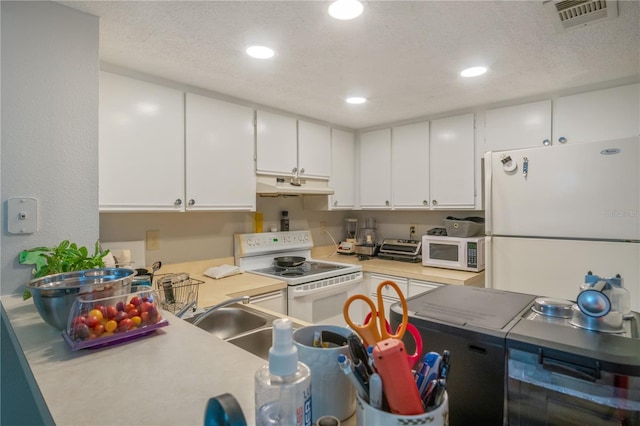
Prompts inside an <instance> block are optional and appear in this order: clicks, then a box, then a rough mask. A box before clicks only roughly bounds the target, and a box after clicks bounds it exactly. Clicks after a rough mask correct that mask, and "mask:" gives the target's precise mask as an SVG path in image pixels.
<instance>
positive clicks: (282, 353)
mask: <svg viewBox="0 0 640 426" xmlns="http://www.w3.org/2000/svg"><path fill="white" fill-rule="evenodd" d="M297 369H298V349H297V348H296V347H295V345H294V344H293V322H292V321H291V320H290V319H289V318H279V319H277V320H275V321H274V322H273V344H272V346H271V349H269V372H270V373H271V374H273V375H276V376H289V375H291V374H294V373H295V372H296V370H297Z"/></svg>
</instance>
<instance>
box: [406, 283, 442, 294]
mask: <svg viewBox="0 0 640 426" xmlns="http://www.w3.org/2000/svg"><path fill="white" fill-rule="evenodd" d="M441 285H443V284H439V283H434V282H430V281H420V280H409V296H408V297H411V296H417V295H418V294H422V293H426V292H427V291H431V290H433V289H436V288H438V287H440V286H441Z"/></svg>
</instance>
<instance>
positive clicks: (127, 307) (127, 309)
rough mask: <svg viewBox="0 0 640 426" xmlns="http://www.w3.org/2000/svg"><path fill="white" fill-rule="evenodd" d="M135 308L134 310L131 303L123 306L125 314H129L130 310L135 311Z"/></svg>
mask: <svg viewBox="0 0 640 426" xmlns="http://www.w3.org/2000/svg"><path fill="white" fill-rule="evenodd" d="M135 308H136V307H135V306H133V304H132V303H127V304H126V305H124V311H125V312H129V311H130V310H132V309H135Z"/></svg>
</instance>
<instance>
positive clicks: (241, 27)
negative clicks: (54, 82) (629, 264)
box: [60, 0, 640, 129]
mask: <svg viewBox="0 0 640 426" xmlns="http://www.w3.org/2000/svg"><path fill="white" fill-rule="evenodd" d="M60 3H63V4H65V5H67V6H69V7H72V8H74V9H78V10H81V11H84V12H87V13H90V14H92V15H96V16H99V17H100V58H101V60H102V61H103V62H105V63H108V64H113V65H116V66H120V67H124V68H127V69H131V70H133V71H138V72H143V73H146V74H151V75H154V76H157V77H161V78H163V79H168V80H172V81H175V82H178V83H183V84H188V85H191V86H196V87H200V88H203V89H206V90H211V91H214V92H218V93H221V94H224V95H228V96H232V97H235V98H240V99H244V100H247V101H251V102H253V103H255V104H259V105H265V106H268V107H272V108H277V109H280V110H285V111H290V112H292V113H295V114H298V115H301V116H306V117H311V118H315V119H318V120H321V121H325V122H328V123H332V124H337V125H341V126H345V127H348V128H352V129H362V128H367V127H372V126H376V125H380V124H386V123H393V122H398V121H404V120H410V119H412V118H416V117H425V116H429V115H434V114H438V113H442V112H447V111H456V110H461V109H464V108H468V107H474V106H480V105H488V104H494V103H499V102H503V101H507V100H509V99H517V98H522V97H527V96H533V95H536V94H540V93H552V92H556V91H559V90H563V89H567V88H572V87H581V86H589V85H596V84H599V83H602V82H609V81H614V80H619V79H622V80H624V79H629V78H631V79H632V80H633V79H636V78H638V76H639V75H640V14H639V10H640V3H639V2H638V1H626V0H624V1H620V2H619V3H618V8H619V16H618V17H617V18H615V19H611V20H607V21H602V22H597V23H594V24H592V25H588V26H584V27H580V28H576V29H572V30H568V31H564V32H561V33H558V32H556V30H555V29H554V27H553V22H552V20H551V19H549V18H548V17H547V16H546V15H545V13H544V12H543V3H542V2H541V1H531V0H524V1H481V0H476V1H452V0H449V1H413V2H404V1H368V2H365V10H364V13H363V14H362V16H360V17H359V18H357V19H355V20H353V21H337V20H334V19H332V18H330V17H329V15H328V14H327V6H328V4H329V2H328V1H277V2H276V1H256V2H247V1H193V2H185V1H179V2H175V1H69V2H60ZM250 43H261V44H267V45H270V46H272V47H274V48H275V49H276V51H277V57H276V58H275V59H274V60H271V61H257V60H255V59H251V58H249V57H247V56H246V55H245V54H244V52H243V50H244V47H245V46H246V45H248V44H250ZM477 64H487V65H488V66H489V67H490V71H489V72H488V73H487V74H485V75H484V76H481V77H478V78H475V79H463V78H462V77H459V76H458V74H457V73H458V72H459V71H460V70H461V69H462V68H465V67H468V66H472V65H477ZM349 95H362V96H366V97H367V98H369V102H368V103H366V104H364V105H347V104H345V102H344V98H345V97H347V96H349Z"/></svg>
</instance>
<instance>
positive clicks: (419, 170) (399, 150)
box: [391, 122, 429, 209]
mask: <svg viewBox="0 0 640 426" xmlns="http://www.w3.org/2000/svg"><path fill="white" fill-rule="evenodd" d="M391 138H392V143H391V173H392V178H391V180H392V182H393V190H392V192H393V206H394V208H399V209H411V208H423V209H424V208H428V207H429V167H428V164H429V122H423V123H416V124H409V125H406V126H399V127H394V128H393V129H392V134H391Z"/></svg>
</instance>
